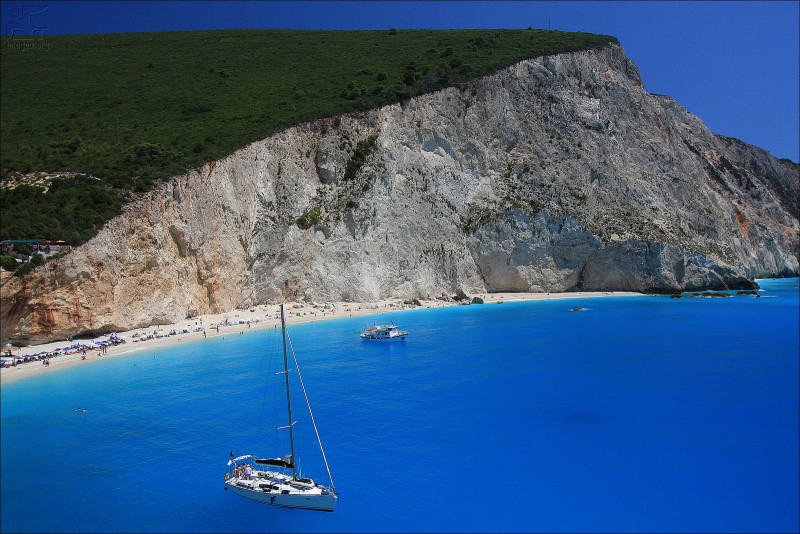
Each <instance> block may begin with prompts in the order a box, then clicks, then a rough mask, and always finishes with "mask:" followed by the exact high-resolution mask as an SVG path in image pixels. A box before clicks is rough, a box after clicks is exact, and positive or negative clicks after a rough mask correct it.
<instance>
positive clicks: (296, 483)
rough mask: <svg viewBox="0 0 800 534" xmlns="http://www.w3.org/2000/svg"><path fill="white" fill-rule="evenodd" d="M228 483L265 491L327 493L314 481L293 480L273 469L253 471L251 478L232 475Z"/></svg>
mask: <svg viewBox="0 0 800 534" xmlns="http://www.w3.org/2000/svg"><path fill="white" fill-rule="evenodd" d="M226 484H229V485H235V486H238V487H240V488H246V489H249V490H253V491H262V492H265V493H283V494H286V493H291V494H302V495H322V494H323V492H324V493H327V489H326V488H323V487H322V486H319V485H317V484H314V482H313V481H309V482H303V481H302V480H292V477H290V476H288V475H284V474H283V473H276V472H273V471H253V473H252V474H251V475H250V478H247V477H245V476H238V477H237V476H235V477H231V478H230V479H228V481H227V482H226Z"/></svg>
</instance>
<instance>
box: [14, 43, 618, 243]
mask: <svg viewBox="0 0 800 534" xmlns="http://www.w3.org/2000/svg"><path fill="white" fill-rule="evenodd" d="M7 39H8V38H7ZM44 39H45V40H46V44H47V47H45V48H36V49H20V48H14V47H3V48H2V51H1V52H0V79H1V80H2V82H1V83H2V86H1V87H0V89H1V91H0V95H2V96H1V98H2V106H0V118H1V119H2V120H1V123H0V135H2V137H1V138H0V139H1V141H2V145H1V146H2V161H1V162H0V167H1V168H2V185H3V187H2V188H1V189H0V209H1V211H0V217H2V219H0V239H21V238H31V237H36V238H48V239H65V240H67V241H69V242H70V243H72V244H74V245H76V244H79V243H82V242H84V241H86V240H87V239H89V238H91V237H92V235H94V233H96V231H97V230H98V229H99V228H101V227H102V225H103V223H104V222H105V221H107V220H108V219H109V218H111V217H113V216H115V215H116V214H118V213H119V212H120V209H121V206H122V205H123V204H124V202H125V201H126V200H127V199H128V198H129V193H130V192H132V191H133V192H143V191H147V190H149V189H150V188H152V187H153V185H154V184H155V182H156V181H157V180H159V179H163V178H166V177H169V176H173V175H175V174H180V173H183V172H185V171H186V170H188V169H191V168H194V167H197V166H199V165H201V164H202V163H203V162H205V161H209V160H215V159H219V158H221V157H223V156H225V155H227V154H230V153H231V152H233V151H235V150H236V149H238V148H240V147H242V146H244V145H246V144H248V143H250V142H252V141H255V140H258V139H263V138H265V137H268V136H269V135H271V134H272V133H274V132H276V131H278V130H280V129H283V128H286V127H288V126H291V125H293V124H297V123H299V122H302V121H306V120H312V119H315V118H318V117H326V116H333V115H338V114H341V113H346V112H349V111H354V110H359V109H369V108H374V107H376V106H380V105H383V104H387V103H393V102H399V101H403V100H405V99H408V98H410V97H411V96H414V95H418V94H422V93H426V92H431V91H435V90H438V89H441V88H443V87H446V86H450V85H457V84H460V83H463V82H465V81H467V80H469V79H472V78H476V77H479V76H483V75H486V74H489V73H491V72H494V71H496V70H498V69H501V68H503V67H506V66H508V65H511V64H514V63H516V62H518V61H521V60H523V59H527V58H532V57H537V56H541V55H547V54H554V53H560V52H567V51H578V50H584V49H587V48H600V47H603V46H605V45H607V44H608V43H610V42H616V39H615V38H614V37H610V36H605V35H592V34H584V33H568V32H558V31H544V30H531V29H529V30H386V31H298V30H219V31H191V32H158V33H130V34H95V35H59V36H47V37H46V38H44ZM37 171H46V172H62V171H70V172H73V173H79V174H85V175H87V176H91V178H87V177H85V176H77V177H75V176H73V177H69V178H58V179H56V180H54V181H50V182H45V183H40V184H38V185H36V184H32V183H31V179H30V178H29V177H28V178H25V175H30V173H33V172H37ZM45 186H49V188H50V189H49V190H48V192H47V193H43V191H44V187H45Z"/></svg>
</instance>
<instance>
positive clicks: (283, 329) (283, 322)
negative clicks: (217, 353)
mask: <svg viewBox="0 0 800 534" xmlns="http://www.w3.org/2000/svg"><path fill="white" fill-rule="evenodd" d="M281 333H282V334H283V335H282V336H281V337H282V338H283V370H284V373H283V374H284V376H285V377H286V408H287V409H288V410H289V445H290V447H291V454H292V478H293V479H294V480H297V469H296V468H295V463H294V435H293V432H292V400H291V397H290V396H289V359H288V358H287V356H286V319H285V318H284V316H283V304H281Z"/></svg>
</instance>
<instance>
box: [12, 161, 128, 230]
mask: <svg viewBox="0 0 800 534" xmlns="http://www.w3.org/2000/svg"><path fill="white" fill-rule="evenodd" d="M43 191H44V188H43V187H38V186H34V185H28V184H21V185H17V186H16V187H14V188H13V189H11V188H6V187H3V188H0V213H2V225H0V240H5V239H25V238H27V237H31V236H34V237H37V238H43V239H49V240H53V241H59V240H64V241H66V242H67V243H71V244H75V243H83V242H85V241H87V240H88V239H90V238H91V237H92V236H94V234H95V233H97V231H98V230H99V229H100V228H102V227H103V224H105V222H106V221H108V220H109V219H111V218H112V217H114V216H116V215H118V214H119V213H120V212H121V210H122V202H123V199H124V198H125V195H126V193H121V194H120V193H119V192H115V191H113V190H111V188H109V187H108V186H107V185H106V184H104V183H103V182H102V181H101V180H98V179H94V178H88V177H86V176H83V175H79V176H73V177H62V178H56V179H54V180H52V181H51V182H50V184H49V188H48V189H47V192H46V193H44V192H43Z"/></svg>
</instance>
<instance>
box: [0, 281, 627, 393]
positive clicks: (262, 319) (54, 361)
mask: <svg viewBox="0 0 800 534" xmlns="http://www.w3.org/2000/svg"><path fill="white" fill-rule="evenodd" d="M634 295H639V293H631V292H624V291H610V292H570V293H493V294H485V295H477V296H480V297H481V298H483V300H484V303H485V304H484V305H487V304H488V305H490V304H496V303H498V302H514V301H528V300H551V299H583V298H594V297H608V296H634ZM420 303H421V304H422V307H423V308H435V307H444V306H454V305H457V304H458V303H456V302H452V301H438V300H425V301H421V302H420ZM284 307H285V309H286V310H287V312H286V323H287V325H292V324H297V323H301V322H309V321H319V320H324V319H330V318H339V317H358V316H368V315H379V314H384V313H397V312H401V311H404V310H410V309H419V308H420V307H419V306H409V305H405V304H403V301H402V300H401V299H386V300H382V301H379V302H374V303H369V304H367V303H353V302H336V303H328V304H325V305H324V306H323V305H321V304H317V305H311V304H308V303H297V302H294V303H286V304H284ZM278 308H279V307H278V305H276V304H264V305H259V306H255V307H253V308H250V309H247V310H234V311H231V312H228V313H217V314H208V315H201V316H197V317H193V318H192V319H185V320H183V321H180V322H178V323H175V324H162V325H157V326H155V325H154V326H150V327H148V328H137V329H134V330H128V331H125V332H116V335H117V336H118V337H120V338H122V339H124V340H125V343H124V344H119V345H109V346H108V347H107V349H106V352H105V353H104V352H103V351H102V350H101V349H99V348H98V349H94V350H89V351H88V352H87V353H86V355H85V356H86V359H82V358H83V356H84V355H83V354H81V353H75V354H67V355H61V356H56V357H53V358H50V359H49V361H50V365H49V366H45V365H44V364H43V362H42V361H31V362H26V363H21V364H18V365H16V366H15V367H8V368H5V367H4V368H2V369H0V385H3V384H9V383H11V382H15V381H17V380H20V379H23V378H26V377H31V376H36V375H38V374H40V373H52V372H57V371H58V370H59V369H66V368H69V367H72V366H75V365H80V364H87V365H88V364H90V363H92V362H96V361H98V360H101V359H103V358H113V357H115V356H119V355H122V354H128V353H130V352H134V351H141V350H142V349H156V348H162V347H168V346H170V345H174V344H176V343H181V342H185V341H191V340H195V339H201V338H203V336H204V334H205V336H206V337H208V338H211V337H215V336H224V335H225V334H231V333H238V332H241V331H244V330H252V329H258V328H265V327H274V326H275V325H278V324H280V318H279V317H278V315H277V312H278ZM298 314H299V315H298ZM226 320H227V322H228V325H227V326H224V323H225V322H226ZM374 322H376V323H377V322H380V321H379V320H378V319H376V320H375V321H374ZM212 325H218V326H219V328H218V329H217V328H212V327H211V326H212ZM248 325H249V326H248ZM199 327H203V329H204V330H203V331H195V329H198V328H199ZM156 330H158V331H160V332H163V333H164V334H165V335H164V337H157V338H153V339H148V340H146V341H138V339H139V337H141V335H142V333H143V332H145V331H146V332H149V333H153V332H155V331H156ZM173 330H175V331H178V332H180V331H183V330H188V331H189V333H181V334H175V335H166V334H169V332H170V331H173ZM105 339H108V336H99V337H98V338H95V340H94V341H101V340H105ZM91 341H92V340H86V339H83V340H76V341H73V342H70V341H63V340H62V341H55V342H52V343H45V344H41V345H31V346H28V347H22V348H14V349H12V354H13V356H23V357H25V356H31V355H33V354H38V353H41V352H51V351H54V350H55V349H57V348H63V347H68V346H70V345H73V344H75V343H82V344H85V345H90V344H91V343H90V342H91ZM6 350H7V349H6V348H5V347H3V359H5V360H7V361H9V360H10V358H9V357H8V356H7V355H6Z"/></svg>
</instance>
